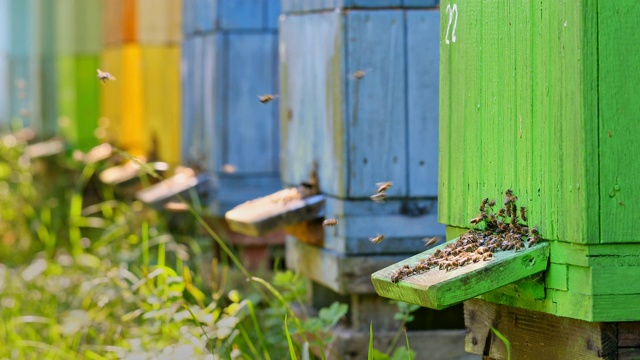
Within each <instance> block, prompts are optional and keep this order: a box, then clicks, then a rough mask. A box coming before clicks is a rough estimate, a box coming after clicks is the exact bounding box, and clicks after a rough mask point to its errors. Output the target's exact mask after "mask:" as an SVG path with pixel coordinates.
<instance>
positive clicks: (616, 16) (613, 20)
mask: <svg viewBox="0 0 640 360" xmlns="http://www.w3.org/2000/svg"><path fill="white" fill-rule="evenodd" d="M597 20H598V39H597V40H598V42H597V45H598V47H597V48H598V51H599V53H598V55H599V57H598V95H599V107H598V114H599V119H598V120H599V152H598V153H596V154H597V155H596V156H599V157H598V159H599V163H600V173H599V180H600V193H599V195H600V213H601V219H600V220H601V227H600V231H601V233H600V238H601V242H603V243H620V242H640V241H639V239H638V235H637V229H636V228H635V226H634V225H635V224H637V223H638V221H639V220H640V211H639V208H638V207H639V206H640V186H638V185H639V183H640V178H639V177H638V174H639V173H640V156H638V154H640V142H638V140H637V134H638V133H639V132H640V123H639V122H638V118H639V117H640V101H638V94H639V93H640V92H639V90H640V73H639V72H637V71H632V70H630V69H629V65H628V62H627V60H628V59H638V57H639V56H640V48H639V47H638V41H637V40H638V36H637V31H636V29H637V28H638V23H639V22H640V7H638V3H637V1H634V0H625V1H607V0H598V14H597Z"/></svg>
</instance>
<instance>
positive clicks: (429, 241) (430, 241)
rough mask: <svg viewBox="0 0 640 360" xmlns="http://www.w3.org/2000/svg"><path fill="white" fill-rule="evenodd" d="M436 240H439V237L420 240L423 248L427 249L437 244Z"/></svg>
mask: <svg viewBox="0 0 640 360" xmlns="http://www.w3.org/2000/svg"><path fill="white" fill-rule="evenodd" d="M438 240H440V237H439V236H434V237H432V238H431V239H429V238H424V239H422V241H424V246H427V247H428V246H431V245H433V244H435V243H437V242H438Z"/></svg>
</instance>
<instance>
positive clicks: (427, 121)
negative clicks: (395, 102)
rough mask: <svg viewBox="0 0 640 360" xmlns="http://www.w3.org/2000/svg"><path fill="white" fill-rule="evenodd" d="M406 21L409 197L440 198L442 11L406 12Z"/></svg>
mask: <svg viewBox="0 0 640 360" xmlns="http://www.w3.org/2000/svg"><path fill="white" fill-rule="evenodd" d="M423 2H424V1H423ZM406 21H407V23H406V26H407V33H406V36H407V40H406V41H407V47H406V51H407V52H406V57H407V69H406V70H407V73H408V74H407V111H408V114H407V118H408V128H407V132H408V151H409V158H408V160H407V161H408V164H409V165H408V172H409V176H408V177H409V185H408V186H409V190H408V194H409V196H433V197H435V196H437V195H438V80H439V79H438V75H439V72H438V63H439V44H440V12H439V11H437V10H435V11H418V10H415V11H407V12H406Z"/></svg>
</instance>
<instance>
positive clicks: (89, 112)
mask: <svg viewBox="0 0 640 360" xmlns="http://www.w3.org/2000/svg"><path fill="white" fill-rule="evenodd" d="M99 62H100V58H99V56H98V55H81V56H77V57H76V61H75V64H74V67H75V69H74V71H75V72H76V75H75V84H74V86H75V99H74V101H75V103H74V104H73V106H75V107H76V113H75V118H71V119H70V120H71V122H70V126H72V127H73V128H75V129H76V130H75V133H76V134H77V138H76V141H75V142H72V143H71V145H72V146H73V147H74V148H75V149H79V150H82V151H89V150H90V149H91V148H92V147H94V146H95V145H96V144H97V139H96V134H95V130H96V128H97V127H98V119H99V117H100V94H99V91H100V87H101V86H102V84H101V83H100V81H98V79H97V78H96V76H95V71H96V68H97V67H98V65H99Z"/></svg>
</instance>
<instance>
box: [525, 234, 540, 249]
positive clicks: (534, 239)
mask: <svg viewBox="0 0 640 360" xmlns="http://www.w3.org/2000/svg"><path fill="white" fill-rule="evenodd" d="M539 242H540V237H539V236H538V235H531V236H529V241H528V242H527V245H528V246H529V247H532V246H533V245H536V244H537V243H539Z"/></svg>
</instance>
